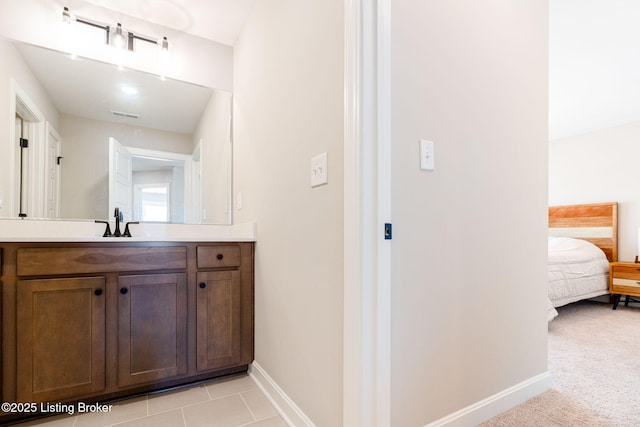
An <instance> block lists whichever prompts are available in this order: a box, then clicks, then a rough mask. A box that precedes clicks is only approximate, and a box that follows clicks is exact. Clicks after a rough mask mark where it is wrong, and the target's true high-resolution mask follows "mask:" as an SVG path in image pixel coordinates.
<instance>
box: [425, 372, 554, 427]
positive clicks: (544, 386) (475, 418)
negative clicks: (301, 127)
mask: <svg viewBox="0 0 640 427" xmlns="http://www.w3.org/2000/svg"><path fill="white" fill-rule="evenodd" d="M551 384H552V378H551V374H549V372H548V371H547V372H545V373H542V374H540V375H536V376H535V377H532V378H529V379H528V380H525V381H522V382H520V383H518V384H516V385H514V386H512V387H509V388H507V389H505V390H503V391H501V392H499V393H496V394H494V395H493V396H489V397H487V398H486V399H483V400H481V401H479V402H476V403H474V404H473V405H469V406H467V407H466V408H462V409H461V410H459V411H456V412H454V413H452V414H449V415H447V416H446V417H443V418H440V419H439V420H436V421H433V422H431V423H429V424H427V425H426V426H425V427H440V426H447V427H466V426H475V425H478V424H480V423H483V422H485V421H487V420H489V419H491V418H493V417H495V416H496V415H499V414H501V413H503V412H504V411H507V410H509V409H511V408H513V407H515V406H517V405H519V404H521V403H523V402H526V401H527V400H529V399H531V398H532V397H535V396H537V395H539V394H540V393H543V392H545V391H547V390H549V389H550V388H551Z"/></svg>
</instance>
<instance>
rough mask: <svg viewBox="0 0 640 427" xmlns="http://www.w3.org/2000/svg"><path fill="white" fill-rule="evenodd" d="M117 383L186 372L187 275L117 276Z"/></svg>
mask: <svg viewBox="0 0 640 427" xmlns="http://www.w3.org/2000/svg"><path fill="white" fill-rule="evenodd" d="M118 287H119V293H118V385H119V386H121V387H125V386H130V385H135V384H141V383H147V382H154V381H158V380H162V379H165V378H170V377H173V376H176V375H180V374H185V373H186V372H187V338H186V337H187V334H186V332H187V286H186V275H185V274H150V275H143V276H121V277H119V278H118Z"/></svg>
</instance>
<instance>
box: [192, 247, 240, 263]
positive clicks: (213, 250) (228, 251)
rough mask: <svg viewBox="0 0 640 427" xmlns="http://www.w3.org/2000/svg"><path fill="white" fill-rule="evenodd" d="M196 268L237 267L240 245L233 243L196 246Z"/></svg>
mask: <svg viewBox="0 0 640 427" xmlns="http://www.w3.org/2000/svg"><path fill="white" fill-rule="evenodd" d="M197 254H198V268H216V267H239V266H240V247H239V246H235V245H225V246H222V245H220V246H198V249H197Z"/></svg>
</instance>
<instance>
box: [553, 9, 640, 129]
mask: <svg viewBox="0 0 640 427" xmlns="http://www.w3.org/2000/svg"><path fill="white" fill-rule="evenodd" d="M639 18H640V2H639V1H637V0H589V1H585V0H550V2H549V139H550V140H555V139H559V138H564V137H568V136H574V135H580V134H585V133H588V132H593V131H595V130H598V129H605V128H608V127H613V126H619V125H623V124H626V123H632V122H636V121H640V84H638V80H639V79H640V25H638V20H639Z"/></svg>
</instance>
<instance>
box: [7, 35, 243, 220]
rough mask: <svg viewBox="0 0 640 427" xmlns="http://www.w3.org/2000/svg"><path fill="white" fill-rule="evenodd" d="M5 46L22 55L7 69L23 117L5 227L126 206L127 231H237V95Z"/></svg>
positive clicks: (18, 120)
mask: <svg viewBox="0 0 640 427" xmlns="http://www.w3.org/2000/svg"><path fill="white" fill-rule="evenodd" d="M0 44H4V47H3V46H2V45H0V48H1V47H3V51H4V52H9V54H10V55H15V58H13V61H7V63H8V64H13V67H12V70H10V71H7V70H4V74H3V70H0V75H4V76H8V77H9V80H10V85H11V87H12V89H11V91H10V92H9V93H10V98H11V100H10V102H11V103H12V108H13V109H14V110H15V123H10V129H9V132H8V133H9V135H10V138H8V139H10V140H9V141H7V142H4V138H3V140H0V144H5V143H6V144H11V146H10V147H8V148H7V147H0V154H2V155H6V156H9V157H10V158H9V159H8V162H9V163H8V164H9V165H10V166H11V167H10V169H12V171H13V172H12V173H11V174H10V175H11V176H8V174H7V175H5V176H6V179H8V180H9V181H11V182H9V183H7V184H6V185H5V187H6V188H9V189H10V191H8V190H6V189H5V194H3V196H4V201H3V205H2V206H3V208H2V209H0V217H3V218H18V217H23V218H25V217H26V218H30V219H34V218H46V219H74V220H78V219H89V220H94V219H103V220H104V219H111V217H112V215H113V210H114V207H116V206H118V207H120V210H122V211H123V212H124V216H125V218H124V219H125V220H126V221H132V220H137V221H153V222H171V223H212V224H230V223H231V194H232V193H231V162H232V159H231V156H232V149H231V126H232V124H231V111H232V110H231V96H232V95H231V93H229V92H225V91H221V90H216V89H211V88H206V87H202V86H198V85H194V84H189V83H185V82H180V81H175V80H171V79H166V78H163V77H161V76H156V75H151V74H146V73H143V72H140V71H134V70H130V69H122V68H119V67H117V66H115V65H113V64H106V63H101V62H98V61H94V60H89V59H83V58H77V57H71V56H69V55H67V54H64V53H61V52H57V51H53V50H49V49H44V48H41V47H37V46H32V45H28V44H24V43H17V42H13V41H9V40H6V39H0ZM4 64H5V63H4V62H3V64H2V65H0V67H4V66H5V65H4ZM16 64H18V65H16ZM6 66H9V65H6ZM16 70H18V71H16ZM18 74H20V75H18ZM10 113H11V114H13V113H14V111H13V110H10ZM5 135H6V133H5ZM11 147H13V148H11Z"/></svg>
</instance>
